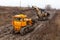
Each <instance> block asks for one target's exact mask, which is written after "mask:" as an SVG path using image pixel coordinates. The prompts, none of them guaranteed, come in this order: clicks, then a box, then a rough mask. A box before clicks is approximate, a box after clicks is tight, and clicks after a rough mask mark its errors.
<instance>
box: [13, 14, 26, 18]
mask: <svg viewBox="0 0 60 40" xmlns="http://www.w3.org/2000/svg"><path fill="white" fill-rule="evenodd" d="M14 17H16V18H17V17H19V18H26V17H27V15H25V14H19V15H15V16H14Z"/></svg>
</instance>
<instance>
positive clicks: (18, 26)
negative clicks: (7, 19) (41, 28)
mask: <svg viewBox="0 0 60 40" xmlns="http://www.w3.org/2000/svg"><path fill="white" fill-rule="evenodd" d="M33 8H34V9H35V10H36V11H37V13H36V14H37V16H38V19H37V20H39V21H40V20H41V21H42V20H46V19H48V17H49V13H47V12H46V13H45V12H44V11H42V12H41V10H40V9H39V8H37V7H33ZM35 23H36V22H35V19H34V20H33V19H31V18H28V16H27V15H25V14H19V15H14V16H13V20H12V25H13V32H14V33H18V32H20V34H21V35H24V34H26V33H28V32H30V31H32V30H33V29H34V27H33V25H34V24H35Z"/></svg>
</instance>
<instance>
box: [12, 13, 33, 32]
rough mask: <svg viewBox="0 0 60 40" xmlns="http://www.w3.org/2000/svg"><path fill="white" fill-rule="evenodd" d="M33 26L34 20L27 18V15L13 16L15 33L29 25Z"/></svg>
mask: <svg viewBox="0 0 60 40" xmlns="http://www.w3.org/2000/svg"><path fill="white" fill-rule="evenodd" d="M28 24H29V25H32V20H31V19H29V18H27V15H24V14H20V15H15V16H13V21H12V25H13V29H14V31H17V32H19V31H20V30H21V28H23V27H26V26H27V25H28Z"/></svg>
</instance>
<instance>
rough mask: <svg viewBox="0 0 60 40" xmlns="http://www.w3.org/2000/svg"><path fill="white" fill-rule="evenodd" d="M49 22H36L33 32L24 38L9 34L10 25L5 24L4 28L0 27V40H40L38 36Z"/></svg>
mask: <svg viewBox="0 0 60 40" xmlns="http://www.w3.org/2000/svg"><path fill="white" fill-rule="evenodd" d="M31 12H33V11H31ZM26 14H27V13H26ZM27 15H28V14H27ZM53 15H54V14H53ZM53 15H52V14H51V17H50V20H51V19H52V18H53ZM32 18H33V17H32ZM50 20H48V21H38V22H37V23H36V24H37V25H36V28H35V29H34V31H32V32H31V33H28V34H26V35H24V36H21V35H20V34H12V33H10V32H11V30H12V26H11V24H6V25H5V26H1V27H0V40H42V39H41V38H40V34H41V33H42V32H43V31H44V30H45V29H46V25H47V24H48V22H49V21H50ZM39 33H40V34H39Z"/></svg>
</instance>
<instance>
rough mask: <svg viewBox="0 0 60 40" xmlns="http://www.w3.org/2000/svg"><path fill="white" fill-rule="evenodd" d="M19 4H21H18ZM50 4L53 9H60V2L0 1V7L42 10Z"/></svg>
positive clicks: (43, 0) (51, 0) (42, 0)
mask: <svg viewBox="0 0 60 40" xmlns="http://www.w3.org/2000/svg"><path fill="white" fill-rule="evenodd" d="M20 2H21V3H20ZM48 4H50V5H51V6H52V7H53V8H60V0H0V6H25V7H26V6H32V5H34V6H38V7H41V8H44V7H45V5H48Z"/></svg>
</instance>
